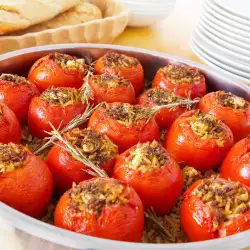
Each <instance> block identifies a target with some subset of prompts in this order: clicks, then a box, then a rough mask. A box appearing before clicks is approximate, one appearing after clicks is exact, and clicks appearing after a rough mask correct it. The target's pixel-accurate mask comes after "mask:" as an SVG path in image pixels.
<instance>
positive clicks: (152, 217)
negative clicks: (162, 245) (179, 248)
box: [144, 208, 176, 243]
mask: <svg viewBox="0 0 250 250" xmlns="http://www.w3.org/2000/svg"><path fill="white" fill-rule="evenodd" d="M144 215H145V217H146V218H147V219H149V220H151V221H152V222H153V223H154V224H155V225H157V226H158V227H159V229H160V230H161V232H162V235H163V236H164V237H165V238H166V239H167V240H168V241H169V242H172V243H175V242H176V239H175V237H174V236H173V235H172V234H171V233H170V232H169V231H168V230H167V229H166V228H165V227H164V226H163V225H162V223H161V222H160V221H159V218H158V217H157V215H156V214H155V211H154V209H153V208H151V209H147V210H146V211H144Z"/></svg>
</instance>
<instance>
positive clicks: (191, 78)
mask: <svg viewBox="0 0 250 250" xmlns="http://www.w3.org/2000/svg"><path fill="white" fill-rule="evenodd" d="M155 87H160V88H164V89H168V90H170V91H172V92H174V93H175V94H176V95H179V96H183V97H186V96H187V95H188V96H190V98H191V99H194V98H195V97H201V96H204V95H205V94H206V80H205V77H204V76H203V75H202V74H201V72H200V71H199V70H198V69H196V68H191V67H189V66H187V65H184V64H181V65H173V64H169V65H168V66H166V67H164V68H160V69H159V70H158V72H157V73H156V75H155V77H154V80H153V88H155Z"/></svg>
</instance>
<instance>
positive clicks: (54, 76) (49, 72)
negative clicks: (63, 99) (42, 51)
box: [28, 55, 85, 92]
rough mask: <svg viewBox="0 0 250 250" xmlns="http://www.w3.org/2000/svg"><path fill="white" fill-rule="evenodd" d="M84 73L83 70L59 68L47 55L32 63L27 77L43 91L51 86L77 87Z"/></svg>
mask: <svg viewBox="0 0 250 250" xmlns="http://www.w3.org/2000/svg"><path fill="white" fill-rule="evenodd" d="M84 75H85V73H84V72H80V71H77V70H69V69H63V68H61V67H60V66H59V65H57V64H56V63H55V62H54V61H53V60H52V59H51V58H50V56H49V55H47V56H44V57H42V58H40V59H38V60H37V61H36V62H35V63H34V64H33V66H32V67H31V69H30V71H29V74H28V79H29V81H31V82H33V83H34V84H35V85H36V86H37V88H38V89H39V90H40V91H41V92H43V91H44V90H46V89H47V88H49V87H51V86H54V87H70V88H76V89H79V88H80V87H81V86H82V84H83V78H84Z"/></svg>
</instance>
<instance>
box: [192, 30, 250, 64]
mask: <svg viewBox="0 0 250 250" xmlns="http://www.w3.org/2000/svg"><path fill="white" fill-rule="evenodd" d="M194 36H196V38H197V39H202V40H204V41H205V42H206V43H207V44H209V45H210V46H212V47H213V48H216V50H218V51H220V54H225V56H230V57H231V58H234V60H237V61H238V62H241V63H243V64H245V65H247V66H248V65H249V64H250V57H248V56H244V55H241V54H239V53H237V52H235V51H231V50H229V49H227V48H224V47H223V45H219V44H217V43H215V42H213V41H212V40H210V39H209V38H208V37H207V36H206V35H204V34H203V33H202V32H201V31H200V30H198V29H197V28H196V29H195V30H194Z"/></svg>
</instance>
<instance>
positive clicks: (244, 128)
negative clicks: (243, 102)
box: [198, 92, 250, 142]
mask: <svg viewBox="0 0 250 250" xmlns="http://www.w3.org/2000/svg"><path fill="white" fill-rule="evenodd" d="M217 93H218V92H211V93H208V94H206V95H205V96H204V97H202V98H201V99H200V102H199V106H198V108H199V109H200V110H201V111H203V112H206V113H209V114H212V115H214V116H215V117H216V119H217V120H222V121H224V122H225V124H226V125H227V126H228V127H229V128H230V129H231V130H232V132H233V135H234V140H235V142H237V141H239V140H241V139H243V138H245V137H247V136H248V135H249V134H250V105H248V108H247V110H246V111H244V112H243V111H240V110H235V109H232V108H229V107H224V106H223V105H221V104H220V103H219V102H218V99H217V98H216V95H217Z"/></svg>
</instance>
